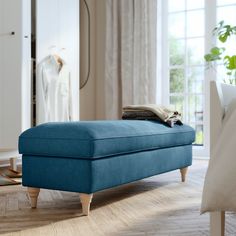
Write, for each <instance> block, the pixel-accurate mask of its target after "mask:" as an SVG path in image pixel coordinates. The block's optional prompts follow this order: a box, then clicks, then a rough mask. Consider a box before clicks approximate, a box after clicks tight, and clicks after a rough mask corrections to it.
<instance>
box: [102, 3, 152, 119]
mask: <svg viewBox="0 0 236 236" xmlns="http://www.w3.org/2000/svg"><path fill="white" fill-rule="evenodd" d="M106 4H107V5H106V55H105V56H106V59H105V60H106V63H105V100H106V101H105V103H106V104H105V110H106V118H107V119H119V118H121V115H122V107H123V106H126V105H131V104H135V105H136V104H149V103H155V102H156V67H157V53H156V45H157V42H156V41H157V0H107V1H106Z"/></svg>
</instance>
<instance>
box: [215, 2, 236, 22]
mask: <svg viewBox="0 0 236 236" xmlns="http://www.w3.org/2000/svg"><path fill="white" fill-rule="evenodd" d="M235 12H236V6H229V7H218V11H217V21H218V22H220V21H222V20H224V21H225V23H226V24H232V25H236V14H235Z"/></svg>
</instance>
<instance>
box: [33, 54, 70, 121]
mask: <svg viewBox="0 0 236 236" xmlns="http://www.w3.org/2000/svg"><path fill="white" fill-rule="evenodd" d="M59 59H60V58H59ZM60 62H61V64H60V63H59V62H58V58H57V56H53V55H50V56H48V57H46V58H45V59H44V60H43V61H42V62H40V63H39V65H38V66H37V77H36V123H37V125H39V124H42V123H45V122H51V121H70V120H71V117H72V114H71V113H72V112H71V107H72V106H71V101H72V99H71V87H70V84H71V83H70V71H69V68H68V65H67V64H66V63H65V61H63V60H62V59H60Z"/></svg>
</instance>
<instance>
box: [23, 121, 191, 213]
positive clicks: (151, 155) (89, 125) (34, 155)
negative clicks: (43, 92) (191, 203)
mask: <svg viewBox="0 0 236 236" xmlns="http://www.w3.org/2000/svg"><path fill="white" fill-rule="evenodd" d="M194 136H195V134H194V130H193V129H192V128H191V127H189V126H186V125H182V126H179V125H175V126H174V128H169V127H168V126H165V125H164V124H161V123H159V122H155V121H87V122H68V123H64V122H63V123H46V124H42V125H39V126H37V127H34V128H31V129H29V130H27V131H25V132H24V133H22V134H21V136H20V138H19V152H20V153H21V154H23V157H22V158H23V160H22V163H23V164H22V166H23V185H24V186H27V187H29V188H28V191H29V195H30V198H31V204H32V207H33V208H34V207H36V205H37V197H38V194H39V190H40V188H45V189H55V190H63V191H73V192H78V193H80V199H81V202H82V208H83V213H84V214H85V215H88V213H89V207H90V202H91V200H92V194H93V193H95V192H97V191H100V190H104V189H107V188H111V187H115V186H119V185H122V184H126V183H129V182H132V181H136V180H140V179H143V178H146V177H149V176H153V175H157V174H161V173H164V172H168V171H172V170H176V169H180V170H181V174H182V181H184V180H185V173H186V168H187V167H188V166H190V165H191V163H192V142H193V141H194Z"/></svg>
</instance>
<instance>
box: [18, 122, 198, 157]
mask: <svg viewBox="0 0 236 236" xmlns="http://www.w3.org/2000/svg"><path fill="white" fill-rule="evenodd" d="M194 138H195V132H194V130H193V129H192V128H191V127H189V126H187V125H175V126H174V127H173V128H170V127H168V126H166V125H164V124H162V123H159V122H158V121H135V120H128V121H127V120H126V121H125V120H119V121H78V122H53V123H45V124H42V125H39V126H37V127H34V128H31V129H29V130H27V131H25V132H24V133H22V134H21V136H20V138H19V152H20V153H21V154H24V155H34V156H37V155H38V156H48V157H49V156H50V157H71V158H79V159H97V158H104V157H108V156H114V155H121V154H128V153H133V152H140V151H148V150H156V149H160V148H167V147H176V146H183V145H189V144H192V142H193V141H194Z"/></svg>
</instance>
